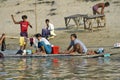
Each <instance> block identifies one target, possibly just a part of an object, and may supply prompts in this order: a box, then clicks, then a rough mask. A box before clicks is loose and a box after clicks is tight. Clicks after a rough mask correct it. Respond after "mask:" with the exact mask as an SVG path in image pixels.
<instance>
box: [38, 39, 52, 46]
mask: <svg viewBox="0 0 120 80" xmlns="http://www.w3.org/2000/svg"><path fill="white" fill-rule="evenodd" d="M41 41H43V42H44V43H45V44H46V45H51V44H50V42H49V41H48V40H47V39H45V38H41V39H40V42H41Z"/></svg>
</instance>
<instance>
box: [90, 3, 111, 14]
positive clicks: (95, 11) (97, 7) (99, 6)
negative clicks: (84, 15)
mask: <svg viewBox="0 0 120 80" xmlns="http://www.w3.org/2000/svg"><path fill="white" fill-rule="evenodd" d="M109 5H110V3H109V2H106V3H98V4H96V5H94V6H93V7H92V10H93V14H94V15H96V14H104V9H105V7H108V6H109ZM99 8H100V9H101V11H98V9H99Z"/></svg>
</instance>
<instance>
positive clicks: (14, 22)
mask: <svg viewBox="0 0 120 80" xmlns="http://www.w3.org/2000/svg"><path fill="white" fill-rule="evenodd" d="M11 17H12V20H13V22H14V23H15V24H19V23H20V22H17V21H16V20H15V19H14V16H13V15H11Z"/></svg>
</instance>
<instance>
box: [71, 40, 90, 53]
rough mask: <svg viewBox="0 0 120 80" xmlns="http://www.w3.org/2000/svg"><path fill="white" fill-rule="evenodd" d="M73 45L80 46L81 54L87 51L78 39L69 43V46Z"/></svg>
mask: <svg viewBox="0 0 120 80" xmlns="http://www.w3.org/2000/svg"><path fill="white" fill-rule="evenodd" d="M75 44H80V46H81V47H82V49H83V53H86V52H87V50H88V49H87V47H86V46H85V44H84V43H83V42H82V41H80V40H78V39H75V40H74V41H71V43H70V45H71V46H74V45H75Z"/></svg>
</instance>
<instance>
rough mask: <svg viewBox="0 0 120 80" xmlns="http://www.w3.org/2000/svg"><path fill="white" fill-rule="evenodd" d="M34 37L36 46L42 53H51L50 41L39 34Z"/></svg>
mask: <svg viewBox="0 0 120 80" xmlns="http://www.w3.org/2000/svg"><path fill="white" fill-rule="evenodd" d="M36 38H37V39H38V48H39V49H40V50H41V52H42V53H43V54H51V52H52V47H51V44H50V42H49V41H48V40H47V39H45V38H43V37H42V35H41V34H39V33H38V34H36Z"/></svg>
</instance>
